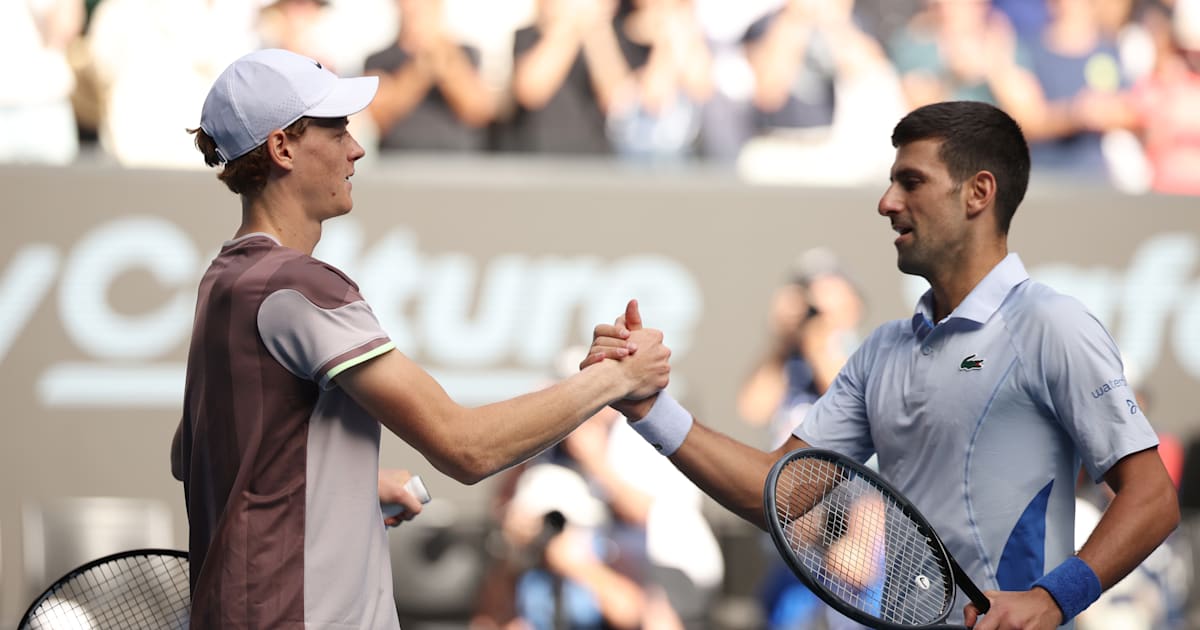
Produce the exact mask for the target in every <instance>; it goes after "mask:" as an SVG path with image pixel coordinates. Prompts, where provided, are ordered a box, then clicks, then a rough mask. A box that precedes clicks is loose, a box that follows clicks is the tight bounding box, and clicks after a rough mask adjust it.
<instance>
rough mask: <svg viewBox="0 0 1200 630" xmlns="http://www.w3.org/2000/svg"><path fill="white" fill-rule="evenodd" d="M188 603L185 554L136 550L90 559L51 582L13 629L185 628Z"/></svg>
mask: <svg viewBox="0 0 1200 630" xmlns="http://www.w3.org/2000/svg"><path fill="white" fill-rule="evenodd" d="M191 604H192V595H191V590H190V588H189V587H188V556H187V553H186V552H183V551H176V550H173V549H136V550H133V551H123V552H121V553H116V554H113V555H110V556H105V557H103V558H100V559H98V560H93V561H91V562H89V563H87V564H85V565H83V566H81V567H79V568H76V569H73V570H72V571H70V572H69V573H67V574H66V575H64V576H62V577H61V578H59V579H58V580H56V581H55V582H54V583H53V584H51V585H50V586H49V587H48V588H47V589H46V590H45V591H44V592H43V593H42V594H41V595H40V596H38V598H37V599H36V600H34V602H33V604H31V605H30V606H29V610H27V611H25V616H24V617H22V618H21V622H20V624H18V625H17V628H18V630H101V629H107V628H128V629H130V630H162V629H164V628H187V627H188V614H189V610H190V608H191Z"/></svg>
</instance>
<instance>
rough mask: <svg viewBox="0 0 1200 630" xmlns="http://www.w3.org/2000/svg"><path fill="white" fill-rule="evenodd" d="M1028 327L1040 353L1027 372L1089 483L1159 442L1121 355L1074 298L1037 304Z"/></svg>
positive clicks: (1099, 326)
mask: <svg viewBox="0 0 1200 630" xmlns="http://www.w3.org/2000/svg"><path fill="white" fill-rule="evenodd" d="M1036 310H1037V311H1038V312H1037V315H1036V317H1035V319H1034V321H1033V322H1031V324H1032V325H1031V326H1030V327H1029V328H1030V329H1032V331H1033V333H1034V339H1032V340H1031V341H1034V342H1035V343H1036V345H1033V346H1031V347H1035V348H1040V350H1039V351H1038V354H1037V356H1036V359H1035V360H1034V361H1033V365H1032V366H1030V367H1031V368H1032V369H1031V370H1030V371H1029V372H1027V375H1028V377H1029V379H1030V385H1029V386H1030V387H1032V388H1033V389H1034V390H1035V395H1037V396H1038V397H1039V398H1040V399H1042V400H1044V401H1046V402H1047V403H1048V404H1049V406H1050V408H1051V409H1052V410H1053V412H1054V416H1055V417H1056V418H1057V419H1058V421H1059V423H1060V424H1061V425H1062V427H1063V429H1064V430H1065V431H1066V432H1067V433H1068V434H1069V435H1070V436H1071V439H1072V441H1073V442H1074V443H1075V448H1076V450H1077V451H1078V455H1079V457H1080V458H1081V459H1082V461H1083V465H1084V466H1085V467H1086V468H1087V471H1088V474H1089V475H1090V476H1091V477H1092V479H1093V480H1094V481H1099V480H1100V479H1101V478H1102V477H1103V476H1104V474H1105V473H1106V472H1108V469H1109V468H1111V467H1112V465H1113V464H1115V463H1117V462H1118V461H1119V460H1120V459H1121V458H1123V457H1125V456H1126V455H1130V454H1133V453H1136V452H1138V451H1142V450H1145V449H1148V448H1152V447H1154V446H1156V445H1157V444H1158V437H1157V435H1156V434H1155V432H1154V429H1153V428H1152V427H1151V426H1150V422H1149V421H1148V420H1147V419H1146V415H1145V414H1144V413H1143V412H1142V410H1141V408H1140V407H1139V406H1138V404H1137V398H1136V397H1135V395H1134V390H1133V387H1131V386H1130V385H1129V383H1128V381H1127V380H1126V378H1125V374H1124V367H1123V365H1122V362H1121V355H1120V351H1119V350H1118V349H1117V344H1116V342H1114V341H1113V339H1112V337H1111V336H1110V335H1109V334H1108V331H1107V330H1105V328H1104V326H1103V325H1102V324H1101V323H1100V322H1099V321H1098V320H1097V319H1096V318H1095V317H1094V316H1093V315H1092V314H1091V313H1089V312H1088V311H1087V309H1086V308H1084V306H1083V305H1082V304H1080V303H1079V302H1078V301H1077V300H1075V299H1074V298H1071V297H1068V296H1064V295H1056V296H1054V297H1053V298H1052V299H1048V300H1045V301H1043V302H1042V303H1040V304H1039V307H1038V309H1036Z"/></svg>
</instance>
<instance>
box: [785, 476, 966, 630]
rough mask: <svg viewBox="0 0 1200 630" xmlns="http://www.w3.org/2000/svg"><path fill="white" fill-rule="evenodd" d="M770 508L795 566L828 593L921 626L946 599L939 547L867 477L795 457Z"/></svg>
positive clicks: (943, 607)
mask: <svg viewBox="0 0 1200 630" xmlns="http://www.w3.org/2000/svg"><path fill="white" fill-rule="evenodd" d="M775 495H776V497H775V498H776V502H775V505H776V512H777V516H778V518H779V522H780V523H781V524H784V526H785V528H786V529H785V531H786V532H787V534H788V535H787V541H788V546H789V547H790V548H791V551H792V553H793V555H794V557H795V559H796V560H798V561H799V564H800V565H801V567H802V568H803V569H804V570H805V571H806V572H807V573H808V574H809V575H810V577H812V578H813V579H814V580H816V581H817V582H818V583H819V584H821V585H822V586H823V587H824V588H826V589H827V590H829V591H830V592H831V593H832V594H833V595H834V596H836V597H838V598H839V599H841V600H842V601H844V602H845V603H847V604H848V605H850V606H853V607H854V608H856V609H858V610H861V611H863V612H865V613H867V614H869V615H872V616H875V617H877V618H879V619H883V620H885V621H889V622H892V623H901V624H908V625H923V624H928V623H934V622H936V621H938V620H939V619H941V618H942V616H943V615H944V613H945V612H946V611H947V609H948V607H949V606H950V604H951V602H952V597H951V595H952V593H951V590H952V582H951V581H950V571H949V568H948V567H947V566H946V565H945V561H944V560H943V557H942V554H941V551H940V548H937V547H935V544H936V543H934V542H933V541H932V540H931V539H930V538H929V537H927V536H925V534H924V533H923V532H922V531H921V529H920V527H918V526H917V524H916V523H915V522H914V521H913V520H912V519H911V518H909V516H908V514H907V512H906V511H905V509H904V508H903V507H902V506H901V505H900V504H899V503H897V502H896V501H895V500H893V499H892V498H891V496H890V495H889V494H888V493H886V492H883V491H882V490H881V489H880V488H879V487H878V486H876V485H875V484H874V483H873V482H872V481H871V480H869V479H866V478H864V477H861V476H859V475H858V474H857V473H856V472H855V471H854V470H853V469H849V468H845V467H842V466H840V465H838V464H836V463H834V462H830V461H826V460H819V459H812V458H800V459H796V460H793V461H792V462H789V463H788V464H787V465H786V466H785V468H784V469H783V470H782V471H781V472H780V475H779V479H778V481H777V483H776V486H775Z"/></svg>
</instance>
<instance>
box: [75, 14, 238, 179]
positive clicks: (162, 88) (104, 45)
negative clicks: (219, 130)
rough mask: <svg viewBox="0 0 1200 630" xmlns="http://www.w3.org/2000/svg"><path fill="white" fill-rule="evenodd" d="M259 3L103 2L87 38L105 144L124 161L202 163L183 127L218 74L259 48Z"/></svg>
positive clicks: (144, 164)
mask: <svg viewBox="0 0 1200 630" xmlns="http://www.w3.org/2000/svg"><path fill="white" fill-rule="evenodd" d="M257 10H258V9H257V5H256V4H255V3H253V2H246V1H245V0H171V1H170V2H160V1H157V0H104V1H103V2H101V3H100V5H99V6H97V8H96V11H95V13H93V14H92V21H91V25H90V27H89V29H88V39H89V50H90V53H91V56H92V61H93V62H94V68H95V72H96V74H95V76H96V81H97V88H98V90H99V91H100V94H101V103H102V106H101V109H102V118H101V122H100V128H99V130H98V134H99V138H100V143H101V145H102V146H103V147H104V149H105V150H106V151H107V152H108V153H109V154H111V155H112V156H114V157H115V158H116V159H117V161H118V162H119V163H121V164H122V165H125V166H136V167H150V168H161V167H175V168H198V167H197V160H196V147H195V146H194V145H193V144H192V142H191V140H190V138H189V137H188V136H187V135H186V134H183V133H180V132H181V130H183V129H187V128H188V127H190V126H192V125H194V124H195V120H196V116H197V113H198V109H197V104H198V103H202V102H204V97H205V95H206V94H207V93H208V89H209V87H210V86H211V85H212V84H213V81H215V80H216V78H217V75H218V74H219V73H220V72H221V71H222V70H223V69H225V67H226V66H228V65H229V64H230V63H232V62H233V60H235V59H237V58H238V57H240V56H241V55H243V54H245V53H247V52H250V51H252V50H254V49H256V48H258V37H257V34H256V33H255V20H256V19H257ZM201 166H202V165H201Z"/></svg>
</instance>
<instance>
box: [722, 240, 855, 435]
mask: <svg viewBox="0 0 1200 630" xmlns="http://www.w3.org/2000/svg"><path fill="white" fill-rule="evenodd" d="M862 316H863V301H862V297H861V295H860V294H859V293H858V290H857V288H855V286H854V284H853V283H852V282H851V281H850V280H849V279H848V278H847V277H846V275H845V274H844V272H842V271H841V270H840V269H839V265H838V263H837V261H836V259H835V258H834V257H833V254H832V253H830V252H828V251H826V250H823V249H815V250H810V251H808V252H806V253H805V254H803V255H802V256H800V257H799V258H798V260H797V263H796V264H795V265H794V267H793V269H792V270H791V272H790V274H789V278H788V281H787V282H786V283H785V284H784V285H782V286H781V287H779V289H777V290H776V292H775V295H774V297H773V298H772V303H771V309H770V313H769V319H770V327H771V340H770V342H769V344H770V348H769V349H768V351H767V353H766V354H765V355H764V356H763V357H762V359H761V360H760V362H759V363H758V365H756V366H755V367H754V370H753V372H751V374H750V377H749V378H748V379H747V380H746V381H745V382H744V383H743V384H742V387H741V389H740V390H739V392H738V413H739V415H740V416H741V418H742V419H744V420H745V421H746V422H749V423H750V424H752V425H754V426H759V427H767V428H768V435H769V438H768V442H769V444H768V445H769V446H770V447H771V448H775V447H778V446H779V445H780V444H782V443H783V440H784V439H786V438H787V436H788V435H790V434H791V433H792V430H793V429H795V428H796V427H797V426H798V425H799V424H800V422H801V421H803V419H804V413H805V412H806V411H807V410H808V407H809V406H811V405H812V403H813V402H814V401H816V400H817V398H819V397H820V396H821V394H823V393H825V389H826V388H828V387H829V384H830V383H831V382H832V381H833V377H834V376H836V375H837V372H838V370H840V369H841V367H842V364H843V363H845V361H846V357H847V356H849V354H850V352H851V351H853V350H854V346H855V345H856V343H857V328H858V326H859V325H860V324H861V323H862Z"/></svg>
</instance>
